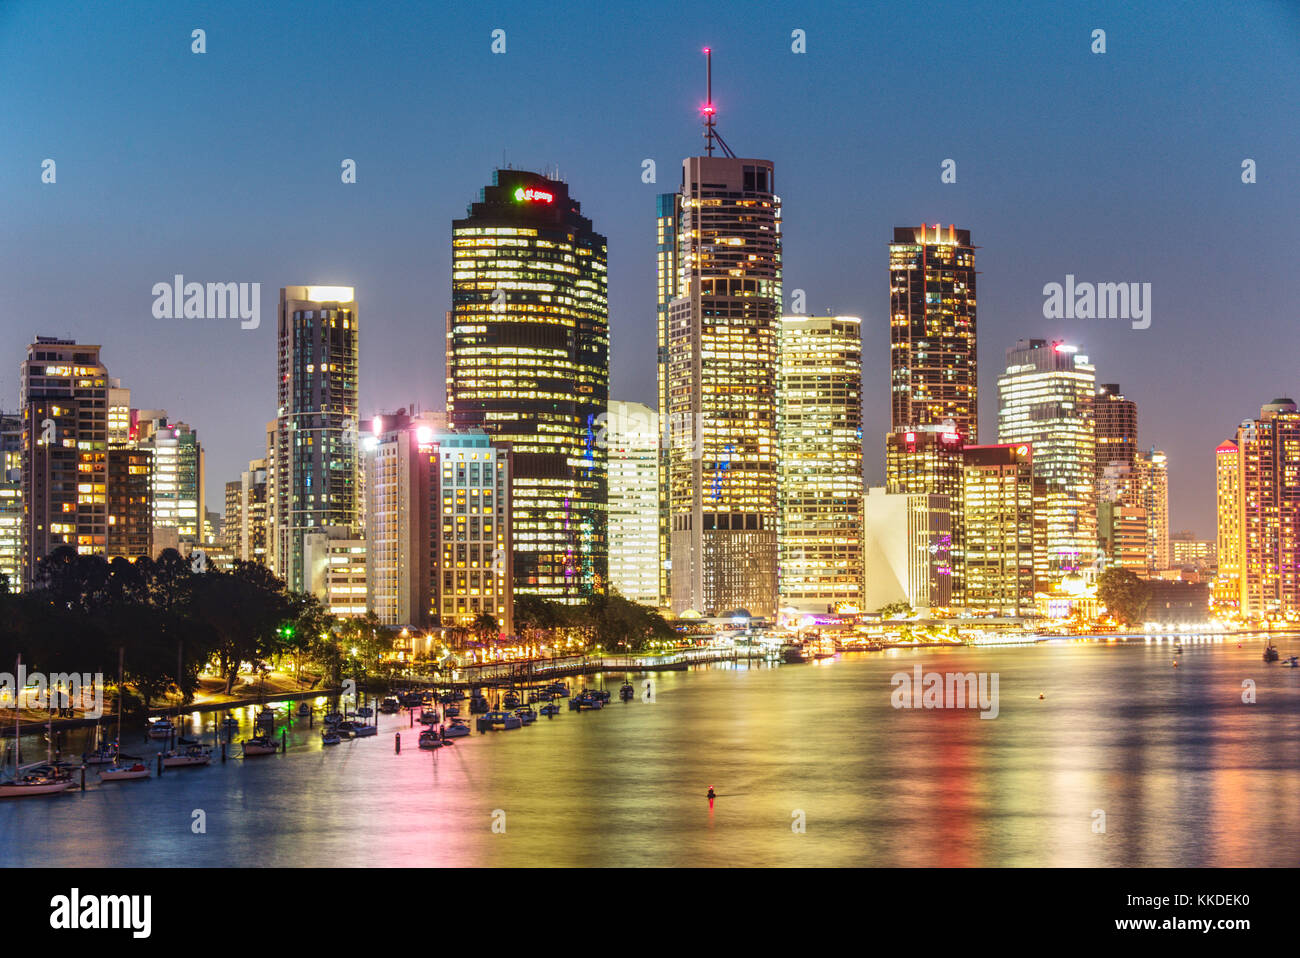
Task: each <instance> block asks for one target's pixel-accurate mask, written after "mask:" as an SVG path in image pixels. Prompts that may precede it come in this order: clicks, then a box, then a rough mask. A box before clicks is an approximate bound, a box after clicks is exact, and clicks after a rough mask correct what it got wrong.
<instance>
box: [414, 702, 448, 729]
mask: <svg viewBox="0 0 1300 958" xmlns="http://www.w3.org/2000/svg"><path fill="white" fill-rule="evenodd" d="M452 708H455V706H452ZM447 711H448V713H450V711H451V709H448V710H447ZM420 724H421V725H437V724H438V710H437V709H421V710H420Z"/></svg>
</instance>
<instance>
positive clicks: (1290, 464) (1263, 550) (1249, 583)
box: [1220, 398, 1300, 618]
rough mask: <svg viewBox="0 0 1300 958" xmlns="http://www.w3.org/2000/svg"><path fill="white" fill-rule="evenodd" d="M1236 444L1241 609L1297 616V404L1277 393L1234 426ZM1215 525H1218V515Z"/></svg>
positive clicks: (1299, 529) (1299, 539) (1299, 519)
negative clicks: (1251, 417) (1255, 416)
mask: <svg viewBox="0 0 1300 958" xmlns="http://www.w3.org/2000/svg"><path fill="white" fill-rule="evenodd" d="M1236 444H1237V447H1238V449H1239V450H1240V470H1241V471H1240V484H1241V499H1240V501H1241V532H1240V539H1239V542H1240V545H1239V547H1238V548H1239V550H1240V555H1241V573H1240V583H1241V592H1240V600H1239V601H1240V609H1241V614H1242V615H1243V616H1246V617H1248V618H1267V617H1281V618H1296V617H1300V412H1297V411H1296V404H1295V403H1294V402H1293V401H1292V400H1290V399H1287V398H1282V399H1274V400H1273V401H1272V402H1271V403H1268V404H1267V405H1265V406H1263V407H1262V408H1261V409H1260V414H1259V418H1258V419H1254V420H1249V419H1248V420H1246V421H1244V422H1243V423H1242V424H1241V425H1240V426H1239V427H1238V429H1237V443H1236ZM1220 448H1222V446H1220ZM1224 468H1226V464H1224ZM1220 524H1221V528H1223V526H1224V523H1223V518H1222V517H1221V518H1220ZM1230 525H1231V524H1230V523H1229V524H1228V528H1230Z"/></svg>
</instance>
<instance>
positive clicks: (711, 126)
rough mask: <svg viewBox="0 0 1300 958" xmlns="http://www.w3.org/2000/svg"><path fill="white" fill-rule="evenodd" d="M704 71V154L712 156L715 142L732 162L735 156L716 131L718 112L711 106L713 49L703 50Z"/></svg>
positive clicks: (706, 48)
mask: <svg viewBox="0 0 1300 958" xmlns="http://www.w3.org/2000/svg"><path fill="white" fill-rule="evenodd" d="M704 71H705V84H706V86H705V101H704V108H703V109H702V110H701V112H702V113H703V114H704V152H705V154H706V155H708V156H712V155H713V142H714V140H716V141H717V143H718V145H719V146H721V147H722V152H723V153H725V154H726V155H727V156H729V157H731V158H732V159H733V160H734V159H735V158H736V154H735V153H732V152H731V147H729V146H727V141H726V140H724V139H723V138H722V134H721V133H719V132H718V130H717V115H718V111H717V109H716V108H715V107H714V106H713V49H712V48H711V47H705V48H704Z"/></svg>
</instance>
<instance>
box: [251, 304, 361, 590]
mask: <svg viewBox="0 0 1300 958" xmlns="http://www.w3.org/2000/svg"><path fill="white" fill-rule="evenodd" d="M358 337H359V333H358V327H357V304H356V297H355V295H354V292H353V288H352V287H351V286H285V287H283V288H282V289H281V290H280V303H279V310H278V317H277V344H278V349H277V357H278V358H277V379H276V405H277V408H276V420H275V423H274V426H273V428H272V429H271V430H270V432H269V434H268V436H269V440H270V444H271V445H270V447H269V448H268V450H267V459H268V477H267V482H268V500H269V510H268V511H269V517H268V521H269V523H270V525H271V537H270V542H269V545H268V553H269V556H270V562H271V567H272V569H273V570H274V571H275V573H276V574H277V575H279V576H280V577H281V578H283V579H284V580H285V582H286V583H287V584H288V586H289V588H290V589H293V590H295V591H307V589H308V580H307V576H306V573H305V571H304V564H303V541H302V540H303V536H304V535H305V534H306V533H307V532H309V531H311V530H315V529H320V528H323V527H327V526H328V527H337V528H341V529H343V530H346V535H349V536H359V535H360V534H361V517H360V512H359V502H358V500H359V491H358V484H359V481H360V479H359V474H358V457H357V439H358V435H359V429H360V426H359V423H358V418H357V363H358V358H359V351H358V350H359V340H358Z"/></svg>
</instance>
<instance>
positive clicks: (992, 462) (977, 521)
mask: <svg viewBox="0 0 1300 958" xmlns="http://www.w3.org/2000/svg"><path fill="white" fill-rule="evenodd" d="M962 463H963V469H962V480H963V488H962V522H963V526H964V528H963V531H964V536H965V537H964V540H963V543H962V545H963V549H962V565H963V570H962V572H963V574H962V582H963V590H964V594H963V603H964V604H965V605H966V606H967V607H968V608H971V609H978V610H980V611H984V612H995V613H997V614H999V615H1007V616H1022V615H1028V614H1033V612H1034V608H1035V605H1034V593H1035V592H1036V591H1037V589H1038V586H1039V574H1040V571H1041V569H1042V567H1043V565H1044V562H1043V547H1044V545H1045V544H1046V543H1045V536H1044V533H1045V527H1044V526H1043V525H1042V524H1041V523H1040V521H1039V516H1038V508H1037V500H1038V498H1039V495H1041V492H1040V493H1039V495H1036V490H1035V485H1036V484H1037V485H1041V484H1042V480H1036V479H1035V478H1034V468H1033V448H1032V447H1031V446H1030V445H1029V444H1028V443H1020V444H1012V445H988V446H967V447H966V448H965V449H964V450H963V451H962Z"/></svg>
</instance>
